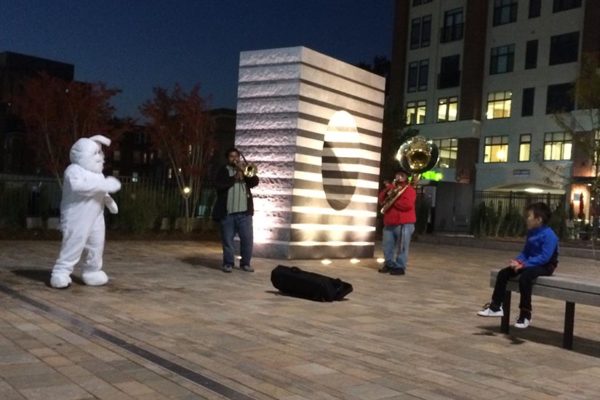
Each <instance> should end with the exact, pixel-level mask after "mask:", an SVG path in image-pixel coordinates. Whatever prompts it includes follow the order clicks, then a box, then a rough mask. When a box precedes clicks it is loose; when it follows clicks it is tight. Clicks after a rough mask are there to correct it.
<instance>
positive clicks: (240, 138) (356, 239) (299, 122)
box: [235, 47, 385, 259]
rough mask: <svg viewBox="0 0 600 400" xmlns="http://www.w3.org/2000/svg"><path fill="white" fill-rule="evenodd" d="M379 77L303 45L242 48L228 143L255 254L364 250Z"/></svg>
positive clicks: (378, 122)
mask: <svg viewBox="0 0 600 400" xmlns="http://www.w3.org/2000/svg"><path fill="white" fill-rule="evenodd" d="M384 89H385V79H384V78H382V77H380V76H378V75H375V74H372V73H370V72H368V71H365V70H363V69H360V68H357V67H355V66H353V65H350V64H347V63H344V62H341V61H339V60H336V59H334V58H331V57H328V56H326V55H324V54H320V53H317V52H315V51H313V50H310V49H307V48H305V47H292V48H282V49H272V50H259V51H248V52H242V54H241V56H240V72H239V87H238V105H237V118H236V139H235V144H236V147H237V148H239V149H240V150H241V151H243V152H244V153H245V154H246V157H247V158H248V160H249V161H250V162H253V163H255V164H257V165H258V168H259V169H260V170H261V185H260V187H258V188H257V189H256V190H255V191H254V205H255V219H256V220H257V221H261V223H260V224H255V227H254V238H255V247H254V249H255V251H254V253H255V254H256V255H257V256H262V257H272V258H313V259H314V258H323V257H328V258H351V257H372V256H373V252H374V242H375V223H376V218H377V190H378V187H379V184H378V182H379V162H380V156H381V131H382V122H383V102H384Z"/></svg>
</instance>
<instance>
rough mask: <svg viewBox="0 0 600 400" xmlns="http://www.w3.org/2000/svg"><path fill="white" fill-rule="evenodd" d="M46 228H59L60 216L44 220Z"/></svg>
mask: <svg viewBox="0 0 600 400" xmlns="http://www.w3.org/2000/svg"><path fill="white" fill-rule="evenodd" d="M46 229H52V230H55V231H57V230H59V229H60V218H57V217H50V218H48V220H47V221H46Z"/></svg>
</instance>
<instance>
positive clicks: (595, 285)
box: [490, 270, 600, 349]
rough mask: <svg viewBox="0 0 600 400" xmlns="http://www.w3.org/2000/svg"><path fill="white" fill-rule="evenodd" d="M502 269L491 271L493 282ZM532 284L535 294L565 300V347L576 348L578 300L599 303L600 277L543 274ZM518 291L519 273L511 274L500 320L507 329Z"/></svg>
mask: <svg viewBox="0 0 600 400" xmlns="http://www.w3.org/2000/svg"><path fill="white" fill-rule="evenodd" d="M498 271H499V270H493V271H491V274H490V275H491V276H490V286H491V287H494V285H495V284H496V276H497V275H498ZM534 282H535V283H534V284H533V291H532V294H533V295H534V296H541V297H548V298H551V299H556V300H563V301H564V302H565V324H564V332H563V347H564V348H565V349H572V348H573V327H574V321H575V303H579V304H586V305H590V306H596V307H600V281H593V280H589V279H586V278H584V277H578V276H573V275H563V274H561V273H558V274H555V275H553V276H540V277H538V278H537V279H536V280H535V281H534ZM518 291H519V281H518V276H517V277H515V278H511V279H510V281H509V282H508V285H507V286H506V293H505V294H504V303H503V309H504V316H503V317H502V320H501V322H500V330H501V331H502V332H503V333H508V330H509V322H510V321H509V320H510V301H511V293H512V292H518Z"/></svg>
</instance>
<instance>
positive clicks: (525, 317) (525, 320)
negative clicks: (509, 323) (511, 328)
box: [515, 312, 531, 329]
mask: <svg viewBox="0 0 600 400" xmlns="http://www.w3.org/2000/svg"><path fill="white" fill-rule="evenodd" d="M529 325H531V313H528V312H521V313H520V314H519V318H518V319H517V322H516V323H515V328H519V329H525V328H527V327H528V326H529Z"/></svg>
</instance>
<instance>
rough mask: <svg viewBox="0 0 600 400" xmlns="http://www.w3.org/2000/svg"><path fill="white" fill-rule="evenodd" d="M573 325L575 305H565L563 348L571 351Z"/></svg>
mask: <svg viewBox="0 0 600 400" xmlns="http://www.w3.org/2000/svg"><path fill="white" fill-rule="evenodd" d="M574 325H575V303H571V302H570V301H567V302H566V303H565V330H564V334H563V347H564V348H565V349H569V350H572V349H573V326H574Z"/></svg>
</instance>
